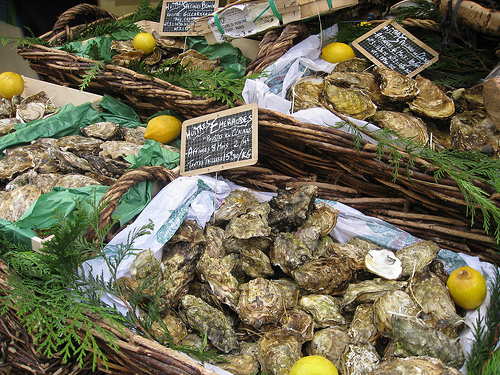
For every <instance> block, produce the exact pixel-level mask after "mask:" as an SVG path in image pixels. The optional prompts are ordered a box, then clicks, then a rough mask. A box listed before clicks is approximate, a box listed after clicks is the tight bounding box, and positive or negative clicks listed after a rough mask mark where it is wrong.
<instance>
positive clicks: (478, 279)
mask: <svg viewBox="0 0 500 375" xmlns="http://www.w3.org/2000/svg"><path fill="white" fill-rule="evenodd" d="M446 285H447V286H448V289H449V290H450V294H451V297H452V298H453V300H454V301H455V303H456V304H457V305H458V306H460V307H463V308H464V309H469V310H470V309H475V308H477V307H479V306H481V304H482V303H483V301H484V299H485V297H486V289H487V288H486V281H485V280H484V277H483V275H482V274H481V273H480V272H479V271H476V270H475V269H474V268H471V267H460V268H457V269H456V270H455V271H453V272H452V273H451V275H450V276H449V277H448V280H447V281H446Z"/></svg>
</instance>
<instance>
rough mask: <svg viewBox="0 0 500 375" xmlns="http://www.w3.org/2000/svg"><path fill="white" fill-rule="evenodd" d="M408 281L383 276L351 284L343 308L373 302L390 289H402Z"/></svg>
mask: <svg viewBox="0 0 500 375" xmlns="http://www.w3.org/2000/svg"><path fill="white" fill-rule="evenodd" d="M406 284H407V283H406V282H403V281H394V280H385V279H381V278H376V279H370V280H364V281H360V282H359V283H353V284H349V286H348V287H347V290H346V292H345V293H344V297H343V299H342V309H343V310H347V311H350V310H354V309H355V308H356V306H357V305H358V304H362V303H373V302H375V301H376V300H377V299H378V298H379V297H381V296H382V295H384V294H385V293H386V292H388V291H392V290H401V289H403V288H404V287H405V286H406Z"/></svg>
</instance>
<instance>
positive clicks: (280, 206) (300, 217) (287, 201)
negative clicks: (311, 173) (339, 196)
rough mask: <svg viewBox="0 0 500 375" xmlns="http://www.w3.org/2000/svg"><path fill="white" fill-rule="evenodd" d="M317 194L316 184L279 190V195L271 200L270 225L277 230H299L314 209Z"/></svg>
mask: <svg viewBox="0 0 500 375" xmlns="http://www.w3.org/2000/svg"><path fill="white" fill-rule="evenodd" d="M317 195H318V187H317V186H314V185H302V186H296V187H293V188H290V189H280V190H278V193H277V195H276V196H275V197H273V198H272V199H271V200H270V201H269V206H270V207H271V210H270V212H269V215H268V220H267V221H268V223H269V226H271V227H272V228H273V230H274V231H276V232H293V231H295V230H297V228H299V227H300V226H301V225H302V224H304V221H305V220H306V219H307V217H308V216H309V214H310V213H311V211H312V210H313V208H314V201H315V200H316V197H317Z"/></svg>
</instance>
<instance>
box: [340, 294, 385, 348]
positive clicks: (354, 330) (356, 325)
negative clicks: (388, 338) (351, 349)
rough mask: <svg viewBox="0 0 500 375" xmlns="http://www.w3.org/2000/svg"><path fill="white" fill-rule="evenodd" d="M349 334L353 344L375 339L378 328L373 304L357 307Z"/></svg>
mask: <svg viewBox="0 0 500 375" xmlns="http://www.w3.org/2000/svg"><path fill="white" fill-rule="evenodd" d="M347 334H348V336H349V338H350V339H351V342H352V343H353V344H362V343H365V342H373V341H374V340H375V337H376V336H377V334H378V330H377V327H376V326H375V323H374V321H373V305H369V304H364V305H358V306H357V307H356V310H355V311H354V317H353V318H352V321H351V324H350V325H349V330H348V331H347Z"/></svg>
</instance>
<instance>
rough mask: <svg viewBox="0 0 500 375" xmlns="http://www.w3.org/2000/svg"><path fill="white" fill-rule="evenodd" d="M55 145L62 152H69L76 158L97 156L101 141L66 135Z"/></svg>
mask: <svg viewBox="0 0 500 375" xmlns="http://www.w3.org/2000/svg"><path fill="white" fill-rule="evenodd" d="M55 144H56V146H57V147H59V148H60V149H61V150H63V151H70V152H73V153H74V154H75V155H77V156H80V157H83V156H85V155H89V154H90V155H98V154H99V151H100V150H101V144H102V141H101V140H100V139H97V138H91V137H84V136H81V135H67V136H64V137H61V138H59V139H58V140H56V142H55Z"/></svg>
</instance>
